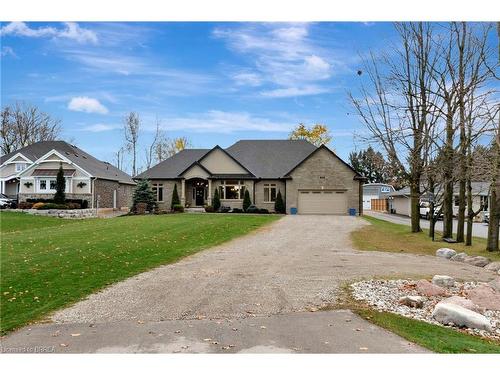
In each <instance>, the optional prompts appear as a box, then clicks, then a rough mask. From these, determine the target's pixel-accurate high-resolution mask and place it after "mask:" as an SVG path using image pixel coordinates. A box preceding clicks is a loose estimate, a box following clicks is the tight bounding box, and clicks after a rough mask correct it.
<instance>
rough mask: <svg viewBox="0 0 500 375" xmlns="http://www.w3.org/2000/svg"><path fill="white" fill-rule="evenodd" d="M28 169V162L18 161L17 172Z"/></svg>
mask: <svg viewBox="0 0 500 375" xmlns="http://www.w3.org/2000/svg"><path fill="white" fill-rule="evenodd" d="M25 169H26V163H16V172H21V171H24V170H25Z"/></svg>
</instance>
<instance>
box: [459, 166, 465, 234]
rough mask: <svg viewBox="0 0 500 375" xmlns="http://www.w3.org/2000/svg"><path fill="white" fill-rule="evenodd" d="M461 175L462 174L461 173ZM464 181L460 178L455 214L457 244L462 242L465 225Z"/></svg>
mask: <svg viewBox="0 0 500 375" xmlns="http://www.w3.org/2000/svg"><path fill="white" fill-rule="evenodd" d="M461 173H462V172H461ZM466 199H467V198H466V196H465V180H464V179H462V177H460V181H459V190H458V214H457V242H464V224H465V206H466Z"/></svg>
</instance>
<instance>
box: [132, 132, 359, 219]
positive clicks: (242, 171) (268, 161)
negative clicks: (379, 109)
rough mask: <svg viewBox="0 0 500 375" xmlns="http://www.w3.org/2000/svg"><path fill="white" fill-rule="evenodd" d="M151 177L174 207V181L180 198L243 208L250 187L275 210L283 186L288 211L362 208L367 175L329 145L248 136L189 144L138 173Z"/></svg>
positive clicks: (256, 199)
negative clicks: (205, 145) (210, 144)
mask: <svg viewBox="0 0 500 375" xmlns="http://www.w3.org/2000/svg"><path fill="white" fill-rule="evenodd" d="M137 178H139V179H148V180H150V182H151V184H152V187H153V190H154V192H155V194H156V197H157V202H158V205H159V207H160V209H169V208H170V204H171V200H172V192H173V189H174V186H175V185H177V189H178V193H179V197H180V199H181V203H182V204H183V205H185V206H189V207H203V206H205V205H211V204H212V199H213V196H214V193H215V191H216V190H218V191H219V196H220V197H221V204H222V205H224V206H229V207H231V208H242V205H243V196H244V192H245V190H247V191H248V192H249V194H250V199H251V201H252V204H254V205H256V206H257V207H259V208H266V209H268V210H270V211H274V204H275V201H276V195H277V193H278V191H280V192H281V194H282V197H283V199H284V201H285V205H286V211H287V213H291V212H292V211H295V210H297V212H298V213H299V214H347V213H348V211H349V209H355V210H356V212H357V213H358V214H360V213H361V212H362V182H363V178H362V177H361V176H360V175H359V174H358V173H356V172H355V171H354V170H353V169H352V168H351V167H350V166H349V165H348V164H347V163H345V162H344V161H342V160H341V159H340V158H339V157H338V156H337V155H336V154H335V153H334V152H333V151H331V150H330V149H328V147H326V146H321V147H316V146H314V145H312V144H311V143H309V142H307V141H304V140H248V141H247V140H245V141H238V142H236V143H235V144H234V145H232V146H230V147H228V148H227V149H222V148H221V147H219V146H215V147H214V148H212V149H186V150H183V151H181V152H179V153H178V154H176V155H174V156H172V157H171V158H169V159H167V160H165V161H163V162H161V163H159V164H157V165H156V166H154V167H152V168H150V169H148V170H147V171H145V172H143V173H141V174H140V175H138V176H137Z"/></svg>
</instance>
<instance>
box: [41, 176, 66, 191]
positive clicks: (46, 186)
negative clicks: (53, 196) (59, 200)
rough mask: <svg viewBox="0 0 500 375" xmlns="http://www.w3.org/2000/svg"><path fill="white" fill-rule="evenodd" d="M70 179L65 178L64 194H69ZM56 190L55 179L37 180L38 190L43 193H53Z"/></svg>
mask: <svg viewBox="0 0 500 375" xmlns="http://www.w3.org/2000/svg"><path fill="white" fill-rule="evenodd" d="M70 185H71V179H68V178H66V189H64V191H65V192H66V193H69V192H70ZM56 189H57V181H56V179H48V178H42V179H40V180H38V190H39V191H41V192H43V193H55V192H56Z"/></svg>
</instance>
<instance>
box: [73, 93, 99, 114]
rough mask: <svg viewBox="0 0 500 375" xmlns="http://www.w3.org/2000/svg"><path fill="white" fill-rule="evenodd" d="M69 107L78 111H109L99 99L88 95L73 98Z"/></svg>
mask: <svg viewBox="0 0 500 375" xmlns="http://www.w3.org/2000/svg"><path fill="white" fill-rule="evenodd" d="M68 109H69V110H71V111H77V112H87V113H101V114H106V113H108V109H107V108H106V107H105V106H103V105H102V104H101V103H100V102H99V100H97V99H94V98H89V97H88V96H78V97H75V98H72V99H71V100H70V101H69V103H68Z"/></svg>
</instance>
